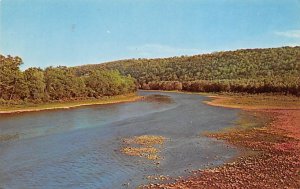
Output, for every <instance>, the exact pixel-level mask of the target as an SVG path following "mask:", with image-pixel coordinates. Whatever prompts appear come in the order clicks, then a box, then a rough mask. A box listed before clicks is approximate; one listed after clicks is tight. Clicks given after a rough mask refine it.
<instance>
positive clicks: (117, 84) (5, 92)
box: [0, 55, 137, 104]
mask: <svg viewBox="0 0 300 189" xmlns="http://www.w3.org/2000/svg"><path fill="white" fill-rule="evenodd" d="M21 64H22V60H21V58H19V57H11V56H7V57H5V56H2V55H0V104H5V103H6V102H7V103H10V104H12V103H13V104H21V103H26V102H27V101H31V102H35V103H40V102H47V101H53V100H71V99H86V98H89V97H93V98H98V97H103V96H113V95H120V94H127V93H132V92H135V91H136V89H137V87H136V83H135V80H134V79H133V78H131V77H130V76H128V77H126V76H121V75H120V73H119V72H118V71H109V70H101V71H100V70H95V71H89V72H88V73H85V74H84V75H80V76H79V75H78V74H77V75H76V74H75V72H74V69H72V68H67V67H63V66H60V67H48V68H46V69H45V70H42V69H40V68H29V69H27V70H25V71H24V72H22V71H21V70H20V69H19V67H20V65H21Z"/></svg>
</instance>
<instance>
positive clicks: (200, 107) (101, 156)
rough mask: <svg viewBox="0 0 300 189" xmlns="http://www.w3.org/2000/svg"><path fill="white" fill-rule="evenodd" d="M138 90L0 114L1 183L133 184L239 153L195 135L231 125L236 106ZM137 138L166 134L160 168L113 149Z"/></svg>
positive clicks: (45, 185)
mask: <svg viewBox="0 0 300 189" xmlns="http://www.w3.org/2000/svg"><path fill="white" fill-rule="evenodd" d="M139 94H140V95H143V96H147V97H146V98H145V99H144V100H141V101H137V102H130V103H121V104H111V105H95V106H85V107H79V108H74V109H69V110H51V111H40V112H30V113H19V114H10V115H0V137H2V140H1V141H0V188H11V189H19V188H30V189H35V188H38V189H41V188H46V189H48V188H49V189H53V188H72V189H73V188H92V189H94V188H97V189H98V188H135V187H136V186H138V185H140V184H146V183H148V182H149V180H148V179H146V177H147V176H149V175H170V176H178V175H186V174H187V170H195V169H201V168H205V167H207V166H216V165H220V164H222V163H224V162H225V161H227V160H229V159H230V158H232V157H233V156H235V155H236V154H237V153H238V151H237V149H235V148H234V147H231V146H228V145H227V144H225V143H223V142H222V141H217V140H215V139H212V138H207V137H204V136H202V135H201V133H202V132H205V131H217V130H220V129H222V128H224V127H228V126H231V125H232V124H233V123H234V121H235V120H236V119H237V114H238V110H232V109H225V108H220V107H213V106H208V105H206V104H204V103H203V102H202V101H203V100H206V97H203V96H199V95H196V94H181V93H164V92H145V91H140V92H139ZM140 135H161V136H164V137H166V138H168V140H167V142H166V143H165V144H164V145H163V146H162V148H161V153H160V155H161V157H163V159H162V160H161V161H160V165H159V166H157V165H156V164H155V163H153V161H151V160H147V159H143V158H140V157H134V156H127V155H124V154H122V153H121V152H120V148H121V146H122V139H124V138H128V137H133V136H140ZM7 136H11V137H7ZM125 183H126V185H124V184H125Z"/></svg>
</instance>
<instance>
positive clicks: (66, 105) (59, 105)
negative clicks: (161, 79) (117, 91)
mask: <svg viewBox="0 0 300 189" xmlns="http://www.w3.org/2000/svg"><path fill="white" fill-rule="evenodd" d="M141 98H143V97H142V96H137V95H135V94H130V95H118V96H114V97H109V98H105V99H96V100H83V101H69V102H53V103H47V104H37V105H31V106H24V107H9V108H7V107H5V109H4V108H3V107H0V114H12V113H22V112H36V111H44V110H55V109H70V108H76V107H80V106H90V105H103V104H116V103H124V102H133V101H137V100H140V99H141Z"/></svg>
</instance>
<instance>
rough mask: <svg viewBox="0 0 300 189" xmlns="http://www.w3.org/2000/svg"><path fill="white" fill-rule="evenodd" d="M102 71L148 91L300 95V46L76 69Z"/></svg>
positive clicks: (134, 61) (80, 72) (107, 64)
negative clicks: (125, 77) (114, 73)
mask: <svg viewBox="0 0 300 189" xmlns="http://www.w3.org/2000/svg"><path fill="white" fill-rule="evenodd" d="M103 68H106V69H110V70H118V71H120V73H122V74H124V75H128V74H129V75H131V76H132V77H134V78H136V79H137V81H138V83H139V87H140V88H141V89H146V90H148V89H152V90H185V91H194V92H224V91H225V92H235V93H240V92H243V93H283V94H292V95H300V47H281V48H266V49H243V50H236V51H226V52H215V53H211V54H202V55H195V56H181V57H172V58H156V59H129V60H120V61H115V62H109V63H105V64H95V65H85V66H80V67H75V68H74V69H75V70H76V73H77V74H78V75H84V74H85V73H88V72H89V71H90V70H97V69H103Z"/></svg>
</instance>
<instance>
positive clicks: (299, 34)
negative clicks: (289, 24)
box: [275, 30, 300, 38]
mask: <svg viewBox="0 0 300 189" xmlns="http://www.w3.org/2000/svg"><path fill="white" fill-rule="evenodd" d="M275 34H276V35H279V36H284V37H289V38H300V30H288V31H276V32H275Z"/></svg>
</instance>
